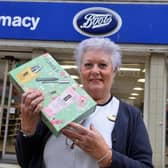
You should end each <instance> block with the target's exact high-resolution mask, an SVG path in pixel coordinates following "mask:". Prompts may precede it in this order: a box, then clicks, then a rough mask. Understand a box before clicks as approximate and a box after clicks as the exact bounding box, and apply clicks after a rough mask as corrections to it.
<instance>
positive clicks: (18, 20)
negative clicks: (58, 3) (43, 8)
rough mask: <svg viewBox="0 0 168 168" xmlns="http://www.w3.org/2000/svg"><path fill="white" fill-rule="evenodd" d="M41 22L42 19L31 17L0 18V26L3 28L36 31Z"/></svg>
mask: <svg viewBox="0 0 168 168" xmlns="http://www.w3.org/2000/svg"><path fill="white" fill-rule="evenodd" d="M39 21H40V17H30V16H25V17H21V16H14V17H11V16H0V26H2V27H24V28H28V29H30V30H32V31H33V30H35V29H36V28H37V26H38V23H39Z"/></svg>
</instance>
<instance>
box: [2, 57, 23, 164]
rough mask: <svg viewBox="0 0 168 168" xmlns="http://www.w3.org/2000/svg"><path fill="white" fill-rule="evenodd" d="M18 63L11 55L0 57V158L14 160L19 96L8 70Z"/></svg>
mask: <svg viewBox="0 0 168 168" xmlns="http://www.w3.org/2000/svg"><path fill="white" fill-rule="evenodd" d="M22 62H24V61H22ZM19 64H20V61H19V60H17V59H15V58H14V57H12V56H6V57H3V58H0V93H1V95H0V153H1V159H2V160H10V161H16V155H15V139H16V134H17V131H18V130H19V128H20V116H19V115H20V99H21V96H20V94H18V92H17V90H16V89H15V88H14V87H13V85H12V83H11V82H10V80H9V76H8V72H9V71H10V70H11V69H13V68H15V67H16V66H19Z"/></svg>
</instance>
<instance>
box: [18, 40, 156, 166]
mask: <svg viewBox="0 0 168 168" xmlns="http://www.w3.org/2000/svg"><path fill="white" fill-rule="evenodd" d="M75 58H76V61H77V64H78V67H79V72H80V77H81V81H82V83H83V87H84V89H85V90H86V91H87V92H88V94H89V95H90V96H91V97H92V98H93V99H94V100H95V101H96V102H97V106H96V109H95V112H94V113H92V114H91V115H90V116H89V117H88V118H87V119H85V120H83V121H81V122H80V123H74V122H72V123H70V124H69V125H68V126H67V127H66V128H64V129H63V130H62V133H61V134H60V135H59V136H58V137H55V136H54V135H52V134H51V132H50V131H49V130H48V128H47V127H46V126H45V125H44V124H43V123H42V122H41V121H40V109H41V103H42V101H43V99H44V97H43V94H42V93H41V92H40V91H36V90H30V91H28V92H26V93H24V94H23V96H22V105H21V118H22V119H21V131H20V133H19V134H18V136H17V143H16V154H17V159H18V162H19V164H20V166H21V167H22V168H42V167H45V168H56V167H58V168H99V167H100V168H108V167H109V168H152V167H153V166H152V150H151V146H150V142H149V138H148V134H147V131H146V128H145V125H144V123H143V120H142V118H141V114H140V112H139V111H138V110H137V109H136V108H134V107H132V106H131V105H128V104H126V103H124V102H122V101H120V100H118V99H117V98H116V97H114V96H112V93H111V87H112V84H113V80H114V77H115V76H116V73H117V71H118V69H119V66H120V64H121V55H120V49H119V47H118V46H117V45H116V44H114V43H113V42H112V41H110V40H109V39H107V38H90V39H86V40H84V41H82V42H81V43H80V44H79V45H78V46H77V48H76V51H75ZM29 107H31V108H29ZM29 109H32V110H29Z"/></svg>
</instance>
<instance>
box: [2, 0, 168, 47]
mask: <svg viewBox="0 0 168 168" xmlns="http://www.w3.org/2000/svg"><path fill="white" fill-rule="evenodd" d="M167 16H168V4H156V3H155V4H154V3H151V4H149V3H148V4H145V3H144V4H142V3H141V4H139V3H137V4H136V3H134V4H131V3H118V4H117V3H102V2H101V3H98V2H97V3H96V2H94V3H93V2H82V3H80V2H70V1H69V2H37V1H36V2H32V1H31V2H28V1H27V2H23V1H22V2H21V1H0V39H12V40H13V39H16V40H40V41H44V40H46V41H65V42H79V41H81V40H83V39H85V38H88V37H108V38H110V39H112V40H113V41H115V42H117V43H130V44H132V43H134V44H168V33H167V30H168V22H166V20H167ZM160 18H162V19H160Z"/></svg>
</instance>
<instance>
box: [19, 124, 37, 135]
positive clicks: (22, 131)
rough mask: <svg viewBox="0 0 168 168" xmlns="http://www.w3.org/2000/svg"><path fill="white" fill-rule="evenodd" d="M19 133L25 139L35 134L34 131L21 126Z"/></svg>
mask: <svg viewBox="0 0 168 168" xmlns="http://www.w3.org/2000/svg"><path fill="white" fill-rule="evenodd" d="M20 132H21V133H22V135H23V136H25V137H31V136H33V135H34V134H35V130H34V129H32V128H27V127H23V126H21V129H20Z"/></svg>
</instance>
